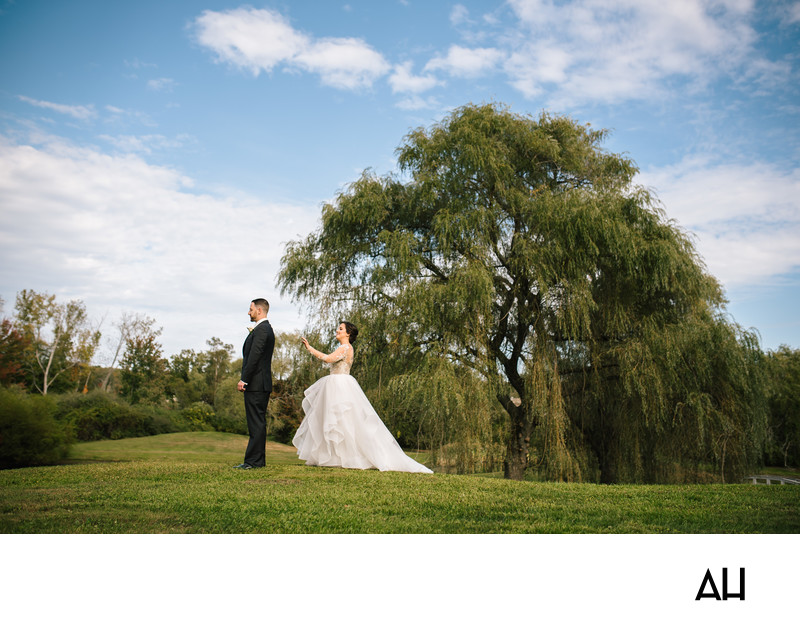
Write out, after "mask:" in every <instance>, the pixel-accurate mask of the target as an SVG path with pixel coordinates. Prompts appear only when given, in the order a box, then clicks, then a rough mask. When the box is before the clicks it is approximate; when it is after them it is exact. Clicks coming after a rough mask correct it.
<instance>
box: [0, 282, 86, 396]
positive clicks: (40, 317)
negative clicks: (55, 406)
mask: <svg viewBox="0 0 800 632" xmlns="http://www.w3.org/2000/svg"><path fill="white" fill-rule="evenodd" d="M16 321H17V325H18V327H19V328H20V329H21V330H22V332H23V335H24V336H25V337H26V338H27V339H28V340H29V341H30V347H29V348H30V351H31V352H30V354H28V358H27V362H26V367H25V369H26V371H27V374H28V376H29V379H30V381H31V384H32V385H33V387H34V388H35V389H36V390H38V391H39V392H40V393H42V394H43V395H47V392H48V390H49V389H50V387H52V386H53V384H54V382H55V381H56V380H57V379H58V378H59V377H61V376H62V375H69V372H70V371H80V370H81V368H83V369H84V370H85V369H86V367H88V366H89V363H90V361H91V358H92V357H93V356H94V353H95V350H96V349H97V346H98V344H99V342H100V332H99V331H98V330H97V328H95V327H93V326H92V325H91V323H90V322H89V319H88V316H87V314H86V307H85V306H84V304H83V302H82V301H79V300H72V301H68V302H67V303H59V302H57V301H56V297H55V295H54V294H42V293H38V292H34V291H33V290H22V291H21V292H19V293H18V294H17V301H16Z"/></svg>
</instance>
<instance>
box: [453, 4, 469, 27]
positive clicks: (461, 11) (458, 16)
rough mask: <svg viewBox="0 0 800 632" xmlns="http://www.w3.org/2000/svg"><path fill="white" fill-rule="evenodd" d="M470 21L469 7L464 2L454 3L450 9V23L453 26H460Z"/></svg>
mask: <svg viewBox="0 0 800 632" xmlns="http://www.w3.org/2000/svg"><path fill="white" fill-rule="evenodd" d="M469 22H470V19H469V9H467V7H465V6H464V5H463V4H454V5H453V8H452V9H451V10H450V23H451V24H452V25H453V26H458V25H460V24H465V23H469Z"/></svg>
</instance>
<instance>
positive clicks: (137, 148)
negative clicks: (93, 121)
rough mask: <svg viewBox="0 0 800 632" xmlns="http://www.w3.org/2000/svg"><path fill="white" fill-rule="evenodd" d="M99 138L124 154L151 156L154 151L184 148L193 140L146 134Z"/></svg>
mask: <svg viewBox="0 0 800 632" xmlns="http://www.w3.org/2000/svg"><path fill="white" fill-rule="evenodd" d="M99 138H100V139H101V140H104V141H106V142H107V143H109V144H111V145H112V146H114V147H116V148H117V149H119V150H120V151H122V152H125V153H141V154H151V153H152V152H153V151H154V150H156V151H157V150H162V149H177V148H179V147H183V145H184V144H185V142H186V141H188V140H192V139H191V138H190V137H189V136H186V135H182V136H179V137H178V138H167V137H166V136H162V135H161V134H144V135H142V136H134V135H122V136H109V135H107V134H102V135H100V136H99Z"/></svg>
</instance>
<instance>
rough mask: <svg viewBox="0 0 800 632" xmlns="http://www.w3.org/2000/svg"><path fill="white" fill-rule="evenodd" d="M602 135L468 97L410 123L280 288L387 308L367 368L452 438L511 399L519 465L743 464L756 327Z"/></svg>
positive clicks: (333, 209)
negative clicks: (393, 164) (379, 170)
mask: <svg viewBox="0 0 800 632" xmlns="http://www.w3.org/2000/svg"><path fill="white" fill-rule="evenodd" d="M605 137H606V132H605V131H602V130H594V129H591V128H590V127H589V126H583V125H579V124H577V123H576V122H575V121H573V120H571V119H569V118H565V117H561V116H553V115H550V114H547V113H544V114H542V115H541V116H539V117H538V118H536V119H534V118H531V117H527V116H520V115H516V114H514V113H512V112H510V111H509V110H507V109H506V108H504V107H501V106H498V105H496V104H488V105H482V106H473V105H469V106H465V107H462V108H460V109H457V110H455V111H454V112H453V113H452V114H451V115H449V116H448V117H446V118H445V119H444V120H443V121H442V122H441V123H439V124H436V125H434V126H432V127H431V128H430V129H417V130H414V131H412V132H410V133H409V134H408V136H407V137H406V138H405V140H404V142H403V144H402V145H401V146H400V147H399V148H398V151H397V156H398V163H399V167H400V171H401V174H400V175H399V176H398V175H387V176H384V177H378V176H376V175H374V174H372V173H370V172H365V173H364V174H363V175H362V176H361V178H359V179H358V180H357V181H356V182H354V183H352V184H351V185H350V186H349V187H348V188H347V189H346V190H345V191H343V192H342V193H340V194H339V195H338V196H337V197H336V199H335V201H334V202H333V203H331V204H326V205H325V206H324V207H323V211H322V219H321V225H320V227H319V228H318V229H317V230H316V231H314V232H313V233H311V234H310V235H308V236H307V237H306V238H304V239H301V240H298V241H294V242H290V243H289V244H288V245H287V248H286V252H285V254H284V257H283V259H282V264H281V270H280V273H279V282H280V284H281V289H282V291H283V292H289V293H291V294H292V295H293V296H294V297H296V298H297V299H299V300H301V301H306V302H307V303H308V304H309V305H313V306H315V307H314V308H315V309H317V308H319V306H322V305H325V306H329V307H332V308H333V309H334V310H339V313H348V314H357V315H358V316H359V318H361V319H362V322H368V323H370V327H369V328H370V330H371V336H370V338H369V348H370V353H369V354H366V355H368V356H369V358H371V360H370V361H369V362H368V363H367V364H369V365H370V366H368V367H367V368H366V370H367V371H368V372H369V375H370V376H371V377H372V378H373V380H374V377H375V375H376V374H380V375H381V376H382V375H384V370H385V375H386V386H385V389H386V390H385V391H384V392H388V393H389V396H390V397H391V398H392V400H393V401H395V402H397V403H398V405H399V404H401V403H403V402H405V403H406V404H405V405H406V408H405V410H407V411H408V410H413V402H418V408H417V409H416V410H414V412H415V414H416V415H417V416H418V418H419V420H420V422H421V423H422V422H424V421H425V420H426V419H427V420H428V422H427V424H428V426H429V427H430V428H435V429H436V430H437V431H438V432H441V433H443V435H442V440H445V439H446V438H445V437H444V434H447V433H455V434H456V435H458V436H459V437H460V438H461V443H460V445H462V446H467V447H464V449H465V450H468V446H469V445H474V444H475V443H476V442H480V441H486V440H487V438H488V437H489V436H490V435H491V434H492V424H493V423H495V422H494V421H493V420H496V419H497V411H500V418H501V426H502V428H501V430H502V432H501V435H502V438H503V439H502V440H503V443H504V456H503V460H504V471H505V475H506V476H507V477H509V478H514V479H521V478H522V477H523V475H524V474H525V471H526V470H527V469H528V468H529V466H531V465H534V466H536V467H537V468H538V469H539V470H540V472H541V473H543V474H544V475H545V476H546V477H547V478H550V479H555V480H596V479H600V480H605V481H623V480H637V481H638V480H641V481H662V480H664V481H665V480H678V479H680V478H681V477H684V478H685V469H686V467H687V466H691V467H692V468H694V470H695V471H697V470H698V469H699V468H701V466H703V467H706V468H708V467H711V468H712V469H714V468H716V470H715V471H716V473H717V474H722V473H723V472H724V471H730V472H733V471H736V472H738V471H740V470H742V468H746V467H747V466H749V465H750V464H751V463H752V461H753V459H754V458H755V457H754V455H755V454H757V453H758V446H759V441H762V439H761V435H762V434H763V432H762V431H761V430H760V428H762V427H763V425H764V423H765V421H764V415H763V414H762V409H763V396H762V395H761V393H760V391H759V387H758V380H757V379H756V377H757V376H755V373H757V368H755V367H754V366H753V361H752V358H753V357H755V356H756V355H758V354H757V353H756V352H757V344H755V351H754V349H753V345H754V342H753V340H752V339H751V337H750V336H749V335H748V334H747V333H746V332H739V331H738V330H737V329H736V327H735V325H732V324H729V323H728V322H727V321H726V320H725V319H724V318H723V317H722V316H721V315H720V310H721V308H722V307H723V306H724V297H723V294H722V291H721V288H720V286H719V284H718V283H717V282H716V280H715V279H714V278H712V277H711V276H709V275H708V274H707V273H706V271H705V269H704V266H703V264H702V262H701V261H700V259H699V258H698V255H697V253H696V251H695V250H694V247H693V245H692V243H691V240H690V239H689V238H688V236H687V235H686V234H684V233H683V232H682V231H681V230H680V229H679V228H678V227H677V226H676V225H674V224H673V223H671V222H669V221H667V220H666V219H665V215H664V212H663V210H662V209H660V208H659V206H658V203H657V201H656V200H655V199H654V198H653V197H652V196H651V195H650V194H649V192H648V191H647V190H645V189H644V188H642V187H639V186H636V185H635V184H634V183H633V178H634V176H635V174H636V173H637V170H636V167H635V165H634V164H633V162H632V161H631V160H630V159H628V158H626V157H624V156H621V155H617V154H613V153H610V152H608V151H605V150H604V149H603V148H602V145H601V144H602V142H603V140H604V139H605ZM445 367H449V368H445ZM381 388H384V387H381ZM468 395H469V396H470V397H471V398H470V397H468ZM490 400H491V402H494V404H493V406H494V408H493V407H492V404H491V403H490ZM409 407H412V408H409ZM471 419H472V420H473V422H472V423H471V422H470V420H471ZM465 437H466V438H465Z"/></svg>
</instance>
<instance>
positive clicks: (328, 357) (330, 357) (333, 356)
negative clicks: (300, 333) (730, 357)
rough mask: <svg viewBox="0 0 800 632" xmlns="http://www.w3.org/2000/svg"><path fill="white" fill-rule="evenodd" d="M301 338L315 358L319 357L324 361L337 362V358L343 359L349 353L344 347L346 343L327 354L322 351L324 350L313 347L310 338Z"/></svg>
mask: <svg viewBox="0 0 800 632" xmlns="http://www.w3.org/2000/svg"><path fill="white" fill-rule="evenodd" d="M300 340H302V341H303V344H304V345H305V346H306V349H308V352H309V353H310V354H311V355H313V356H314V357H315V358H318V359H320V360H322V361H323V362H327V363H328V364H330V363H331V362H336V361H337V360H341V359H342V358H343V357H344V356H345V354H346V353H347V348H346V347H344V345H342V346H341V347H339V348H338V349H337V350H336V351H334V352H333V353H328V354H325V353H322V351H318V350H317V349H315V348H314V347H312V346H311V345H310V344H308V340H306V339H305V338H300Z"/></svg>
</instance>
